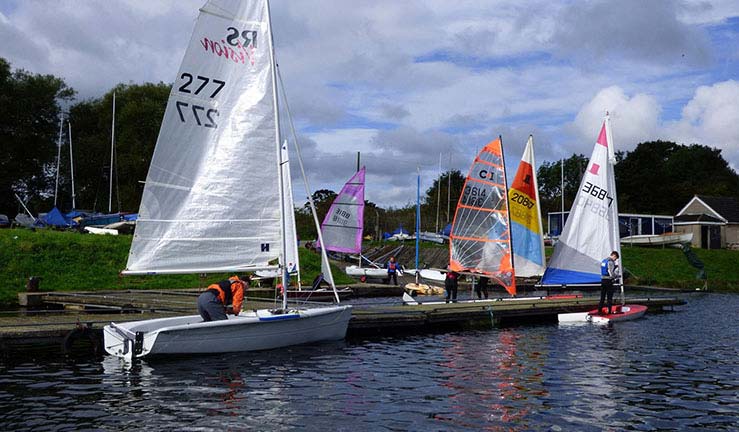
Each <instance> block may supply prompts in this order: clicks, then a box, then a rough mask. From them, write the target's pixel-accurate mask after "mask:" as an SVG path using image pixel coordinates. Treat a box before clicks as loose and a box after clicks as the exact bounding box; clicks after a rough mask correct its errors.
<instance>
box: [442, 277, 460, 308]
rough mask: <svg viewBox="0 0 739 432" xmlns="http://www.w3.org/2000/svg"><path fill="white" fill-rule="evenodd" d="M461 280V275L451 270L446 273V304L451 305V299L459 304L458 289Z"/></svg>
mask: <svg viewBox="0 0 739 432" xmlns="http://www.w3.org/2000/svg"><path fill="white" fill-rule="evenodd" d="M458 279H459V273H457V272H455V271H453V270H449V271H448V272H447V273H446V279H444V290H445V291H446V302H447V303H449V300H450V299H451V301H452V303H456V302H457V288H458V286H459V285H458V283H457V280H458Z"/></svg>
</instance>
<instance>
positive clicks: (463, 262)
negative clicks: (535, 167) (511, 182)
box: [449, 137, 516, 295]
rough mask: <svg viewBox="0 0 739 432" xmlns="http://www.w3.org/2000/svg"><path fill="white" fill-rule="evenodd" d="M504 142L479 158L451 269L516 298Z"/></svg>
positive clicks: (455, 230) (461, 206)
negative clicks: (485, 279) (490, 283)
mask: <svg viewBox="0 0 739 432" xmlns="http://www.w3.org/2000/svg"><path fill="white" fill-rule="evenodd" d="M507 197H508V187H507V182H506V173H505V160H504V158H503V146H502V139H501V138H500V137H498V139H496V140H494V141H491V142H490V143H488V144H487V145H486V146H485V147H484V148H483V149H482V150H481V151H480V153H479V154H478V155H477V157H476V158H475V160H474V162H472V166H471V167H470V171H469V173H468V174H467V178H466V179H465V182H464V188H463V189H462V195H461V196H460V197H459V202H458V203H457V211H456V213H455V214H454V221H453V222H452V230H451V233H450V234H449V268H450V269H451V270H454V271H457V272H459V271H465V272H473V273H479V274H480V275H481V276H487V277H489V278H490V279H491V280H492V281H493V282H494V283H497V284H500V285H502V286H503V287H504V288H505V289H506V290H507V291H508V293H510V294H511V295H516V279H515V277H514V272H513V258H512V255H511V230H510V220H509V215H508V199H507Z"/></svg>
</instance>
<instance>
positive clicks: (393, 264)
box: [385, 256, 400, 286]
mask: <svg viewBox="0 0 739 432" xmlns="http://www.w3.org/2000/svg"><path fill="white" fill-rule="evenodd" d="M385 268H386V269H387V283H390V281H391V280H392V281H393V285H395V286H397V285H398V272H399V271H400V263H398V262H397V261H395V257H394V256H391V257H390V261H388V262H387V264H386V265H385Z"/></svg>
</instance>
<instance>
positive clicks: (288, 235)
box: [280, 140, 300, 280]
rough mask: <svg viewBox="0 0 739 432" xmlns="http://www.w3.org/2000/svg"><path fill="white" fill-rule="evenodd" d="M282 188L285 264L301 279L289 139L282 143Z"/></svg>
mask: <svg viewBox="0 0 739 432" xmlns="http://www.w3.org/2000/svg"><path fill="white" fill-rule="evenodd" d="M280 162H281V163H282V189H283V191H284V192H283V193H284V196H285V201H284V205H285V208H284V209H283V214H284V215H285V240H286V241H287V250H286V251H285V262H284V263H283V265H284V266H285V268H286V269H287V271H288V272H289V273H295V272H297V273H298V280H300V258H299V257H298V242H297V229H296V228H295V209H294V208H293V187H292V178H291V177H290V157H289V155H288V151H287V140H285V141H284V142H283V144H282V154H281V160H280Z"/></svg>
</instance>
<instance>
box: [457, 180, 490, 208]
mask: <svg viewBox="0 0 739 432" xmlns="http://www.w3.org/2000/svg"><path fill="white" fill-rule="evenodd" d="M486 195H487V193H486V191H485V189H478V188H477V186H470V185H467V186H465V187H464V192H463V193H462V204H464V205H469V206H477V207H482V205H483V204H484V203H485V196H486Z"/></svg>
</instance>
